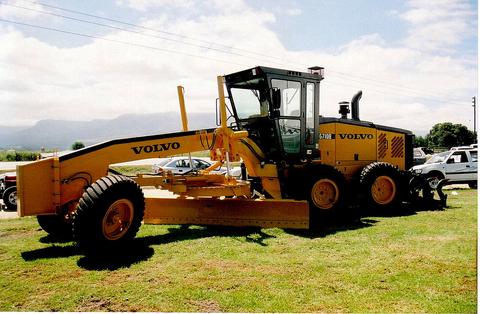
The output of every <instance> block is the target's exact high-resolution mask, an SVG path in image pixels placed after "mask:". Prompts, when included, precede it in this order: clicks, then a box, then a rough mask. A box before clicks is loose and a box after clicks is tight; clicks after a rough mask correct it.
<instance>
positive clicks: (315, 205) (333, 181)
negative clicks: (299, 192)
mask: <svg viewBox="0 0 480 314" xmlns="http://www.w3.org/2000/svg"><path fill="white" fill-rule="evenodd" d="M305 170H306V172H305V175H306V177H305V178H306V180H307V181H306V189H305V192H306V197H305V199H306V200H307V201H308V203H309V205H310V217H311V219H313V220H315V219H316V216H317V215H321V214H326V213H332V212H335V211H337V210H339V209H340V208H342V207H343V205H344V200H345V178H344V177H343V174H342V173H341V172H340V171H338V170H337V169H335V168H334V167H331V166H327V165H315V166H310V167H307V168H306V169H305ZM320 182H323V183H325V184H324V186H325V187H327V189H329V188H334V189H335V194H333V197H334V200H331V201H332V203H333V204H328V202H327V203H326V204H325V203H323V204H319V203H322V202H319V201H318V197H315V191H314V190H313V189H314V187H315V186H316V185H317V188H316V189H315V190H316V191H317V196H320V198H323V195H324V194H323V191H322V189H318V184H319V183H320ZM316 198H317V200H316ZM327 201H328V200H327Z"/></svg>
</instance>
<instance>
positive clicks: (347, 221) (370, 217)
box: [285, 202, 444, 239]
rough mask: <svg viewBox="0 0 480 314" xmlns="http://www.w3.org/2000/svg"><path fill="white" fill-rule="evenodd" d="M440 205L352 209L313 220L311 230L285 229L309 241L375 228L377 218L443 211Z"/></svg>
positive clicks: (427, 204)
mask: <svg viewBox="0 0 480 314" xmlns="http://www.w3.org/2000/svg"><path fill="white" fill-rule="evenodd" d="M443 209H444V208H443V207H442V206H440V204H439V203H436V202H433V203H417V204H402V205H400V206H399V207H397V208H394V209H392V210H389V211H378V210H375V209H373V208H368V207H360V206H356V207H352V208H348V209H343V210H340V211H339V212H337V213H332V214H327V215H325V214H324V215H322V216H320V217H316V218H311V221H314V223H313V224H312V225H311V226H310V229H285V232H286V233H288V234H291V235H295V236H300V237H304V238H309V239H315V238H324V237H326V236H329V235H333V234H336V233H338V232H344V231H350V230H357V229H362V228H368V227H372V226H374V225H375V224H376V223H377V222H378V220H375V217H404V216H412V215H416V214H417V212H421V211H435V210H443Z"/></svg>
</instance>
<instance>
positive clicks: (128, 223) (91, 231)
mask: <svg viewBox="0 0 480 314" xmlns="http://www.w3.org/2000/svg"><path fill="white" fill-rule="evenodd" d="M144 210H145V199H144V196H143V192H142V190H141V188H140V186H138V184H136V183H135V182H134V181H133V180H131V179H129V178H127V177H125V176H120V175H109V176H106V177H103V178H101V179H99V180H97V181H96V182H95V183H93V184H92V185H91V186H89V187H88V188H87V189H86V190H85V192H84V193H83V195H82V197H81V198H80V200H79V203H78V206H77V209H76V211H75V214H74V215H73V236H74V239H75V240H76V241H77V242H78V244H79V245H80V246H82V247H84V248H88V249H91V248H108V247H112V246H115V245H118V244H122V243H125V242H127V241H129V240H131V239H133V238H134V237H135V235H136V234H137V232H138V230H139V228H140V225H141V223H142V220H143V214H144Z"/></svg>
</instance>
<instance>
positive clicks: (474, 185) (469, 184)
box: [468, 181, 478, 190]
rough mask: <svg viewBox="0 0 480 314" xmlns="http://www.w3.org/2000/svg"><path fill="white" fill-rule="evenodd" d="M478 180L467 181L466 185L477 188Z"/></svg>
mask: <svg viewBox="0 0 480 314" xmlns="http://www.w3.org/2000/svg"><path fill="white" fill-rule="evenodd" d="M477 185H478V182H477V181H472V182H469V183H468V187H469V188H471V189H475V190H476V189H477Z"/></svg>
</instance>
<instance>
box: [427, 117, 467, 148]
mask: <svg viewBox="0 0 480 314" xmlns="http://www.w3.org/2000/svg"><path fill="white" fill-rule="evenodd" d="M426 139H427V142H428V144H429V146H433V147H454V146H462V145H470V144H472V143H474V142H475V135H474V134H473V132H472V131H470V130H469V129H467V127H466V126H464V125H462V124H453V123H451V122H444V123H437V124H435V125H434V126H433V127H432V129H431V130H430V132H429V133H428V135H427V137H426Z"/></svg>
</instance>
